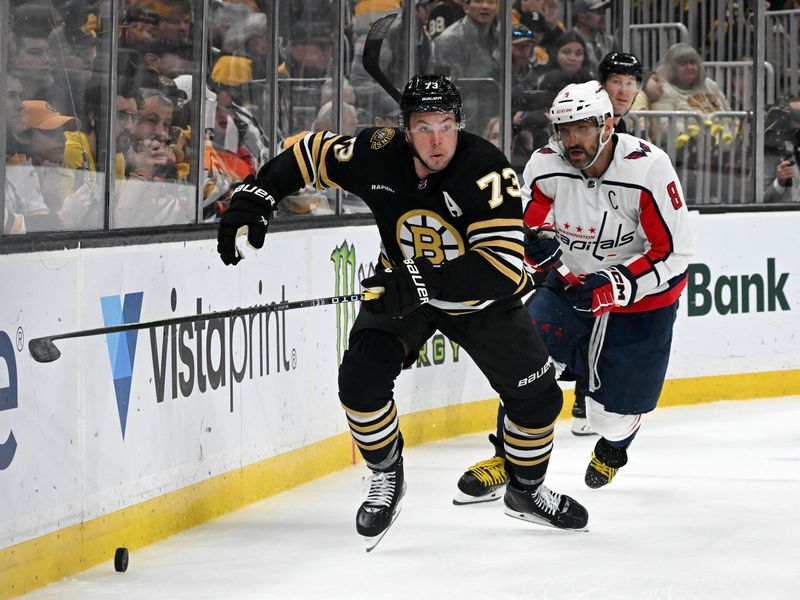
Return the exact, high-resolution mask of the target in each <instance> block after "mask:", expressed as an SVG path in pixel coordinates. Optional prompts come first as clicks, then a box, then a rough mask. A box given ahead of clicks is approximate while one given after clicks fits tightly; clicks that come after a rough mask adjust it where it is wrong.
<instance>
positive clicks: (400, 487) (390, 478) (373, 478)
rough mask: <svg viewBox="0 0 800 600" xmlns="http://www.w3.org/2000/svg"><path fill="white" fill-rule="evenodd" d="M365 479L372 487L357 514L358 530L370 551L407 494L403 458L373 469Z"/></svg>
mask: <svg viewBox="0 0 800 600" xmlns="http://www.w3.org/2000/svg"><path fill="white" fill-rule="evenodd" d="M364 482H365V483H367V484H368V485H369V490H368V492H367V499H366V500H365V501H364V502H363V503H362V504H361V506H360V507H359V509H358V513H357V514H356V531H357V532H358V533H359V534H360V535H362V536H364V543H365V545H366V549H367V552H370V551H371V550H372V549H373V548H374V547H375V546H377V545H378V542H380V541H381V538H383V536H384V535H386V532H387V531H388V530H389V527H391V526H392V523H394V520H395V519H396V518H397V515H399V514H400V509H401V508H402V506H403V496H405V494H406V482H405V478H404V477H403V458H402V457H400V459H399V460H398V461H397V462H396V463H395V464H394V465H392V466H391V467H390V468H389V469H386V470H385V471H377V470H373V471H372V474H371V475H368V476H367V477H364Z"/></svg>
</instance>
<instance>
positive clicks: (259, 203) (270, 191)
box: [217, 175, 278, 265]
mask: <svg viewBox="0 0 800 600" xmlns="http://www.w3.org/2000/svg"><path fill="white" fill-rule="evenodd" d="M276 197H277V193H276V192H275V188H274V186H273V185H272V183H270V182H269V181H266V180H264V179H256V178H255V177H253V176H252V175H248V176H247V179H245V180H244V181H242V182H241V183H238V184H236V185H235V186H234V188H233V193H232V195H231V204H230V206H229V207H228V209H227V210H226V211H225V212H224V213H223V214H222V217H221V218H220V221H219V230H218V231H217V252H219V255H220V258H222V262H224V263H225V264H226V265H235V264H236V263H238V262H239V261H240V260H241V259H242V258H243V257H242V255H241V253H240V252H239V250H238V249H237V248H236V233H237V232H238V231H239V229H240V228H242V227H246V228H247V242H248V243H249V244H250V245H251V246H253V248H261V246H263V245H264V236H265V235H266V234H267V228H268V227H269V220H270V218H271V217H272V213H273V212H274V210H275V206H277V204H278V201H277V200H276Z"/></svg>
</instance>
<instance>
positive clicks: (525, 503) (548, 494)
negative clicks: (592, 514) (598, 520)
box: [503, 483, 589, 531]
mask: <svg viewBox="0 0 800 600" xmlns="http://www.w3.org/2000/svg"><path fill="white" fill-rule="evenodd" d="M503 501H504V502H505V505H506V508H505V513H506V514H507V515H508V516H509V517H514V518H515V519H521V520H523V521H530V522H531V523H536V524H538V525H547V526H548V527H555V528H556V529H569V530H572V531H587V530H588V528H587V524H588V523H589V513H588V512H587V511H586V509H585V508H584V507H583V506H582V505H581V504H579V503H578V502H577V501H576V500H575V499H574V498H571V497H569V496H567V495H566V494H558V493H556V492H554V491H552V490H551V489H549V488H548V487H547V486H545V485H540V486H539V487H537V488H536V489H533V490H530V489H524V488H520V487H517V485H515V484H514V483H509V484H508V486H507V487H506V494H505V496H504V497H503Z"/></svg>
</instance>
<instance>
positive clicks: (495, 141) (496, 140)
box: [481, 116, 503, 149]
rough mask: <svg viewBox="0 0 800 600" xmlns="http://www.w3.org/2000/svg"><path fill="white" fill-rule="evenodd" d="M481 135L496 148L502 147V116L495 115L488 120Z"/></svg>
mask: <svg viewBox="0 0 800 600" xmlns="http://www.w3.org/2000/svg"><path fill="white" fill-rule="evenodd" d="M481 137H482V138H483V139H485V140H487V141H489V142H491V143H492V145H493V146H494V147H495V148H500V149H502V147H503V144H502V140H501V137H502V136H501V135H500V117H497V116H494V117H492V118H491V119H489V120H488V121H487V122H486V127H484V128H483V133H482V134H481Z"/></svg>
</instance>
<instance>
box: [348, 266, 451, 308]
mask: <svg viewBox="0 0 800 600" xmlns="http://www.w3.org/2000/svg"><path fill="white" fill-rule="evenodd" d="M437 280H438V275H437V273H436V267H434V266H433V265H432V264H431V262H430V261H429V260H428V259H427V258H409V259H407V260H404V261H403V262H402V263H400V264H399V265H398V266H397V268H396V269H386V270H385V271H378V272H376V273H375V275H373V276H372V277H367V278H366V279H365V280H363V281H362V282H361V285H362V286H363V287H364V290H365V291H368V292H374V293H378V294H381V295H380V296H379V297H378V298H376V299H375V300H366V301H364V303H363V306H364V308H365V309H366V310H368V311H369V312H371V313H374V314H376V315H381V314H386V315H389V316H390V317H404V316H406V315H407V314H409V313H411V312H413V311H414V310H416V309H417V308H418V307H420V306H421V305H423V304H425V303H426V302H429V301H430V300H433V299H434V298H436V295H437V294H438V293H439V291H440V289H439V284H438V281H437Z"/></svg>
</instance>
